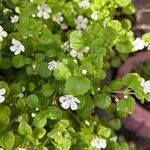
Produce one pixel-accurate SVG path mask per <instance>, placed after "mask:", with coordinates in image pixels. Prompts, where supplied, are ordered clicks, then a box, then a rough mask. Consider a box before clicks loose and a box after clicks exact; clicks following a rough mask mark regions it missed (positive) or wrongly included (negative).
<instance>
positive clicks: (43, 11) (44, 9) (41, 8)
mask: <svg viewBox="0 0 150 150" xmlns="http://www.w3.org/2000/svg"><path fill="white" fill-rule="evenodd" d="M37 9H38V13H37V16H38V17H43V18H44V19H48V18H49V14H50V13H51V8H50V7H48V5H47V4H41V5H38V7H37Z"/></svg>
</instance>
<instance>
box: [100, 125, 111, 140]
mask: <svg viewBox="0 0 150 150" xmlns="http://www.w3.org/2000/svg"><path fill="white" fill-rule="evenodd" d="M98 135H99V136H102V137H105V138H109V137H110V135H111V129H109V128H106V127H104V126H101V125H100V126H99V127H98Z"/></svg>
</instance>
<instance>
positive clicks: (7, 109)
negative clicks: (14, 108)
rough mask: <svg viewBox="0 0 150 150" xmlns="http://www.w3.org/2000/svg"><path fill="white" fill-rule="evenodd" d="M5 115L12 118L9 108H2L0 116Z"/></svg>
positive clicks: (0, 108)
mask: <svg viewBox="0 0 150 150" xmlns="http://www.w3.org/2000/svg"><path fill="white" fill-rule="evenodd" d="M2 113H3V114H5V115H7V116H10V114H11V110H10V108H9V107H8V106H0V114H2Z"/></svg>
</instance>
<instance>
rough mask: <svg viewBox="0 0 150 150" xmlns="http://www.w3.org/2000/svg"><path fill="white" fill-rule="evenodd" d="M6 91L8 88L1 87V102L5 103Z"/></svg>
mask: <svg viewBox="0 0 150 150" xmlns="http://www.w3.org/2000/svg"><path fill="white" fill-rule="evenodd" d="M5 93H6V89H4V88H1V89H0V103H3V102H4V100H5V97H4V94H5Z"/></svg>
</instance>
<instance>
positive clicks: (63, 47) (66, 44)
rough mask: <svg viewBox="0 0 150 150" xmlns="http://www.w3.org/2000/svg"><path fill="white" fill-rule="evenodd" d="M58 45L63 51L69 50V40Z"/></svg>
mask: <svg viewBox="0 0 150 150" xmlns="http://www.w3.org/2000/svg"><path fill="white" fill-rule="evenodd" d="M60 47H61V48H62V49H63V50H64V52H67V51H69V50H70V45H69V41H67V42H65V43H64V44H62V45H61V46H60Z"/></svg>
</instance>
